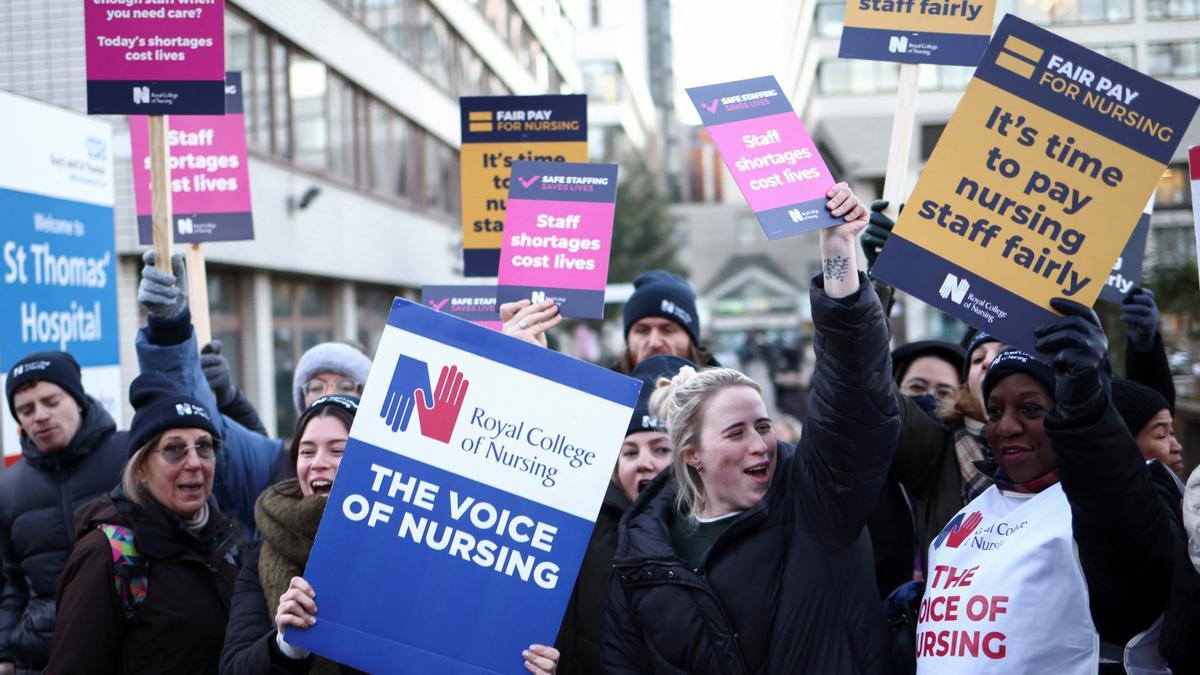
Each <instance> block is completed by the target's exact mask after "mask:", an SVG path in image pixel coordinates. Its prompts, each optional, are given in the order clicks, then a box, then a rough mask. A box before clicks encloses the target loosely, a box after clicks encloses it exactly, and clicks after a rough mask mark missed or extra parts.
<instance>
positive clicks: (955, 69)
mask: <svg viewBox="0 0 1200 675" xmlns="http://www.w3.org/2000/svg"><path fill="white" fill-rule="evenodd" d="M974 70H975V69H974V68H970V67H967V66H944V65H934V66H926V67H924V68H921V70H920V71H919V75H918V83H917V86H918V87H920V89H921V90H922V91H961V90H963V89H965V88H966V87H967V82H969V81H970V80H971V75H972V73H973V72H974ZM897 76H898V74H897ZM892 86H893V87H894V86H895V85H894V84H893V85H892Z"/></svg>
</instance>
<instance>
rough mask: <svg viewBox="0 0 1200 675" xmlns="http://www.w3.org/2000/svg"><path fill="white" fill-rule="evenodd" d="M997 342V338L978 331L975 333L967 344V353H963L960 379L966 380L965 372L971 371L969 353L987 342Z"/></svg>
mask: <svg viewBox="0 0 1200 675" xmlns="http://www.w3.org/2000/svg"><path fill="white" fill-rule="evenodd" d="M999 341H1000V339H999V338H995V337H992V336H991V335H989V334H987V333H985V332H983V331H978V332H977V333H975V335H974V336H973V337H972V338H971V341H970V342H969V343H967V351H965V352H963V367H962V379H964V380H965V379H967V371H969V370H971V352H973V351H975V350H976V349H979V347H980V346H982V345H984V344H986V343H988V342H999Z"/></svg>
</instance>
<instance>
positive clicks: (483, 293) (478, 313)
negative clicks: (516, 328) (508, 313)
mask: <svg viewBox="0 0 1200 675" xmlns="http://www.w3.org/2000/svg"><path fill="white" fill-rule="evenodd" d="M421 304H422V305H425V306H426V307H432V308H433V309H435V310H437V311H439V312H442V313H444V314H449V315H450V316H454V317H458V318H460V319H464V320H466V321H470V322H471V323H475V324H479V325H480V326H484V327H485V328H491V329H492V330H501V329H503V327H504V322H502V321H501V320H500V305H499V303H497V302H496V287H495V286H488V285H484V284H456V285H444V284H430V285H427V286H422V287H421Z"/></svg>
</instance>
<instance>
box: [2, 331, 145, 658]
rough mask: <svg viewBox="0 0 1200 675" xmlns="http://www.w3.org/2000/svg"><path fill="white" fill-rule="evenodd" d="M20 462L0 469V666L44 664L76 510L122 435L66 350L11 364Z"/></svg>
mask: <svg viewBox="0 0 1200 675" xmlns="http://www.w3.org/2000/svg"><path fill="white" fill-rule="evenodd" d="M7 375H8V377H7V379H6V381H5V387H4V394H5V399H6V400H7V403H8V409H9V412H10V413H12V416H13V417H14V418H15V419H16V420H17V425H18V428H19V433H20V442H21V456H22V461H19V462H17V463H16V464H14V465H13V466H12V467H10V468H9V469H8V470H7V471H4V472H0V564H2V565H3V574H2V575H0V576H2V577H3V592H2V594H0V598H2V602H0V673H2V674H6V675H7V674H9V673H14V672H15V673H36V672H40V671H41V670H42V669H43V668H45V667H46V663H47V660H48V659H49V656H50V641H51V638H52V637H53V635H54V615H55V612H54V597H55V590H56V582H57V580H58V575H59V572H61V571H62V568H63V566H64V565H65V564H66V562H67V557H68V556H69V555H70V553H71V548H72V547H73V546H74V544H75V525H74V523H73V521H72V512H73V511H74V510H75V508H76V507H78V506H80V505H82V504H84V503H85V502H88V501H90V500H92V499H94V498H96V497H98V496H100V495H102V494H104V493H106V492H108V491H109V490H111V489H112V488H113V486H115V485H116V484H117V483H118V481H119V480H120V477H121V468H122V467H123V466H124V464H125V459H126V457H127V455H126V452H125V446H126V440H127V434H126V433H124V432H119V431H117V425H116V422H114V421H113V419H112V417H111V416H110V415H109V414H108V412H107V411H106V410H105V409H104V408H103V407H102V406H101V405H100V403H99V402H98V401H96V399H94V398H92V397H90V396H88V395H87V394H86V393H85V392H84V389H83V381H82V380H81V375H80V368H79V363H78V362H76V361H75V359H74V358H73V357H72V356H71V355H70V354H68V353H66V352H59V351H50V352H38V353H36V354H30V355H29V356H26V357H25V358H23V359H21V360H20V361H18V362H17V363H16V365H14V366H13V367H12V368H11V369H9V371H8V374H7Z"/></svg>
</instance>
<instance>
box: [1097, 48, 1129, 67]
mask: <svg viewBox="0 0 1200 675" xmlns="http://www.w3.org/2000/svg"><path fill="white" fill-rule="evenodd" d="M1088 48H1089V49H1092V50H1094V51H1095V52H1096V53H1098V54H1100V55H1102V56H1107V57H1108V58H1110V59H1112V60H1113V61H1116V62H1117V63H1120V64H1121V65H1124V66H1129V67H1130V68H1137V55H1136V54H1137V52H1136V50H1134V48H1133V45H1132V44H1121V45H1089V46H1088Z"/></svg>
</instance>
